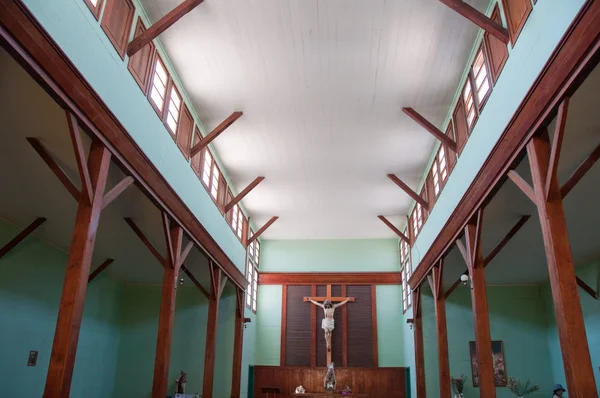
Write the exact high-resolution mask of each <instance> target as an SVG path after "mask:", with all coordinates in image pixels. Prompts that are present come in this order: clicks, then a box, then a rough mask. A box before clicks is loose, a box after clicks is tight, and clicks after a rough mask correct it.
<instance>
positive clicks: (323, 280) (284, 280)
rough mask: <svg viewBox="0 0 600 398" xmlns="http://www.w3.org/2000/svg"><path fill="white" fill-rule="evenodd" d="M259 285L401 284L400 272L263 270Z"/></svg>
mask: <svg viewBox="0 0 600 398" xmlns="http://www.w3.org/2000/svg"><path fill="white" fill-rule="evenodd" d="M258 278H259V279H258V284H259V285H314V284H317V285H327V284H329V285H332V284H337V285H365V284H372V283H375V284H376V285H400V284H402V276H401V275H400V272H353V273H345V272H262V273H261V274H260V275H259V277H258Z"/></svg>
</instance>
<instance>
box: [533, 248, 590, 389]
mask: <svg viewBox="0 0 600 398" xmlns="http://www.w3.org/2000/svg"><path fill="white" fill-rule="evenodd" d="M576 272H577V275H578V276H579V277H580V278H581V279H583V280H584V281H585V282H586V283H587V284H588V285H590V286H591V287H592V289H594V290H596V291H598V290H599V289H600V260H595V261H591V262H589V263H587V264H585V265H582V266H578V267H577V268H576ZM543 293H544V301H545V303H546V318H547V322H548V329H547V338H548V345H549V347H550V359H551V362H552V376H553V380H554V381H555V382H556V383H561V384H562V385H563V386H565V387H566V388H567V390H568V386H567V383H566V379H565V373H564V367H563V361H562V354H561V350H560V342H559V340H558V331H557V329H556V317H555V316H554V304H553V301H552V291H551V290H550V285H549V284H547V285H546V286H544V288H543ZM578 293H579V300H580V302H581V308H582V309H583V317H584V321H585V330H586V333H587V339H588V345H589V349H590V355H591V357H592V366H593V368H594V376H595V377H596V387H597V388H598V390H599V391H600V301H598V300H595V299H594V298H592V297H591V296H590V295H589V294H587V293H586V292H584V291H583V290H581V289H579V290H578Z"/></svg>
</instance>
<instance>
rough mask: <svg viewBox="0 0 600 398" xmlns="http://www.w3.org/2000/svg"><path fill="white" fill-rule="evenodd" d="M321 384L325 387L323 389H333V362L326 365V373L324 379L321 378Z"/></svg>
mask: <svg viewBox="0 0 600 398" xmlns="http://www.w3.org/2000/svg"><path fill="white" fill-rule="evenodd" d="M323 384H324V387H325V391H335V384H336V383H335V372H334V370H333V362H331V363H330V364H329V366H328V367H327V373H326V374H325V379H324V380H323Z"/></svg>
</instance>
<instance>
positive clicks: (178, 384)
mask: <svg viewBox="0 0 600 398" xmlns="http://www.w3.org/2000/svg"><path fill="white" fill-rule="evenodd" d="M186 384H187V373H185V372H184V371H183V370H182V371H181V373H180V374H179V377H178V378H176V379H175V394H185V385H186Z"/></svg>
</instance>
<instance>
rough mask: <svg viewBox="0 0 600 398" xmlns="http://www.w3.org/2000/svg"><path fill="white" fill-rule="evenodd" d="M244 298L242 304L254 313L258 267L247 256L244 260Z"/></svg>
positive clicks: (255, 308)
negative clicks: (245, 286)
mask: <svg viewBox="0 0 600 398" xmlns="http://www.w3.org/2000/svg"><path fill="white" fill-rule="evenodd" d="M246 284H247V289H246V298H245V300H244V304H245V306H246V308H249V309H250V311H252V312H253V313H254V314H256V310H257V301H258V300H257V298H258V267H256V265H255V264H253V263H252V261H251V260H250V258H249V257H248V258H247V260H246Z"/></svg>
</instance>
